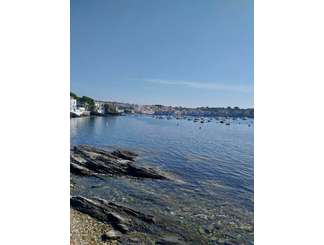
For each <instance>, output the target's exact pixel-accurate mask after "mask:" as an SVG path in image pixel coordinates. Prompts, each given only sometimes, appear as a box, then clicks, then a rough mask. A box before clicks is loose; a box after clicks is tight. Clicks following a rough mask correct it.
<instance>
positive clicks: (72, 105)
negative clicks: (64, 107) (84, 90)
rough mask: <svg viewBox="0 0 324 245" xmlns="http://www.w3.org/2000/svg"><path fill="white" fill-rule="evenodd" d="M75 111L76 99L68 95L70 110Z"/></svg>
mask: <svg viewBox="0 0 324 245" xmlns="http://www.w3.org/2000/svg"><path fill="white" fill-rule="evenodd" d="M76 111H77V100H76V99H74V98H73V97H70V112H76Z"/></svg>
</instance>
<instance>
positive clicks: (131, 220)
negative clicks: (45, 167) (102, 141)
mask: <svg viewBox="0 0 324 245" xmlns="http://www.w3.org/2000/svg"><path fill="white" fill-rule="evenodd" d="M137 157H138V154H136V153H135V152H131V151H128V150H125V149H118V150H110V151H108V150H106V149H100V148H96V147H93V146H89V145H77V146H74V147H73V148H72V149H71V150H70V171H71V184H70V189H71V197H70V208H71V235H70V236H71V245H81V244H82V245H83V244H87V245H99V244H106V245H110V244H152V245H155V244H165V245H171V244H173V245H177V244H178V245H181V244H215V245H216V244H228V245H230V244H253V242H249V241H251V240H250V239H251V236H253V224H250V222H249V221H248V220H246V219H247V217H248V216H246V215H245V214H243V213H242V214H241V213H240V212H239V211H237V210H235V209H233V208H231V206H228V205H227V204H226V203H224V204H221V205H216V204H213V206H212V207H209V208H207V207H206V208H205V209H206V210H208V209H210V212H209V215H208V217H207V215H205V214H201V213H200V211H190V212H189V210H190V209H188V207H187V206H185V205H184V204H180V206H179V209H178V210H174V211H175V212H176V213H179V215H175V212H174V211H170V214H171V216H170V215H166V216H165V214H164V213H161V212H156V211H158V210H156V209H150V210H147V209H145V207H144V206H141V205H135V206H136V208H134V205H132V203H131V202H129V201H127V202H120V200H119V201H118V200H116V199H114V198H112V197H111V196H110V195H107V194H106V195H103V196H104V198H102V195H100V192H99V193H98V192H94V191H93V190H96V189H97V188H103V187H104V188H107V189H112V188H113V186H111V185H109V184H108V183H111V181H116V180H117V181H122V182H118V183H123V182H124V181H126V182H127V183H130V185H132V183H136V182H137V183H143V184H146V183H147V182H149V183H169V184H172V186H173V183H174V184H175V185H178V186H177V188H181V189H183V183H181V181H180V180H178V178H175V177H173V176H172V175H171V174H169V173H166V172H163V171H160V170H158V169H155V168H152V167H143V166H142V165H141V164H139V163H138V162H137ZM108 180H109V181H108ZM83 181H86V182H88V181H89V184H87V185H86V186H83V184H82V183H84V182H83ZM93 188H94V189H93ZM89 190H90V191H89ZM127 191H128V189H127ZM183 191H184V194H186V193H187V192H188V191H192V190H191V189H190V190H187V189H183ZM94 193H97V194H99V195H96V194H94ZM143 194H144V192H141V194H139V195H140V196H139V198H143V199H144V200H145V198H148V196H145V194H144V195H143ZM123 197H124V195H122V196H121V198H122V199H123ZM155 198H157V199H160V198H161V200H162V199H163V198H164V201H163V202H164V203H168V202H169V201H170V202H175V201H176V199H175V200H168V199H167V196H164V195H163V196H156V197H155ZM150 200H151V199H150ZM155 201H156V200H155V199H152V202H153V203H155ZM133 204H134V203H133ZM195 205H199V209H200V208H203V207H201V205H202V203H196V204H195ZM180 213H181V215H180ZM241 215H242V216H241ZM184 217H186V219H192V222H186V221H185V220H184V219H183V218H184ZM215 217H219V218H218V219H217V220H215V219H214V218H215ZM197 219H198V220H199V219H203V220H207V219H211V222H212V223H210V224H209V225H205V226H201V224H197V223H195V221H196V220H197ZM241 222H243V223H241Z"/></svg>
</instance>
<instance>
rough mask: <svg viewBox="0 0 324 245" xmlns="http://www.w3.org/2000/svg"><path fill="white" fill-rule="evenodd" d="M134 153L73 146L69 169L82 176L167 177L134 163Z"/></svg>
mask: <svg viewBox="0 0 324 245" xmlns="http://www.w3.org/2000/svg"><path fill="white" fill-rule="evenodd" d="M136 156H137V154H136V153H133V152H130V151H126V150H117V151H113V152H108V151H106V150H102V149H98V148H95V147H92V146H88V145H79V146H74V147H73V149H71V151H70V171H71V173H73V174H76V175H83V176H97V177H98V176H102V175H113V176H129V177H136V178H150V179H168V178H167V177H166V175H164V174H163V173H161V172H159V171H157V170H155V169H153V168H146V167H140V166H137V165H136V164H135V162H134V161H135V157H136Z"/></svg>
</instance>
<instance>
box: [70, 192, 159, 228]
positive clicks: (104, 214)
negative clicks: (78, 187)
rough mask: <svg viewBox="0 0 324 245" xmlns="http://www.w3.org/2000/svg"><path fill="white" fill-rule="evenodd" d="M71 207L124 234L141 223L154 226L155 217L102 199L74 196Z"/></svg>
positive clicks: (71, 199)
mask: <svg viewBox="0 0 324 245" xmlns="http://www.w3.org/2000/svg"><path fill="white" fill-rule="evenodd" d="M70 205H71V207H72V208H73V209H76V210H78V211H80V212H82V213H85V214H88V215H90V216H91V217H93V218H95V219H97V220H99V221H101V222H103V223H107V224H110V225H112V227H113V228H114V229H116V230H118V231H120V232H122V233H127V231H128V230H129V227H131V226H137V225H138V224H139V223H140V222H145V223H148V224H154V223H155V220H154V216H152V215H147V214H144V213H141V212H139V211H136V210H133V209H130V208H127V207H124V206H121V205H118V204H115V203H112V202H108V201H106V200H103V199H100V198H86V197H82V196H72V197H71V198H70Z"/></svg>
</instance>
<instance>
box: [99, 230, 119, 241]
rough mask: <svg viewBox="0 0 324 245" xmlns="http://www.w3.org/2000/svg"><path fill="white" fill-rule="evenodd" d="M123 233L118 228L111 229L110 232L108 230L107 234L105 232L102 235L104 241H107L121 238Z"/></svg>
mask: <svg viewBox="0 0 324 245" xmlns="http://www.w3.org/2000/svg"><path fill="white" fill-rule="evenodd" d="M121 235H122V234H121V233H120V232H119V231H116V230H110V231H108V232H106V233H105V234H103V235H102V236H101V239H102V240H103V241H107V240H116V239H119V238H120V237H121Z"/></svg>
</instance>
